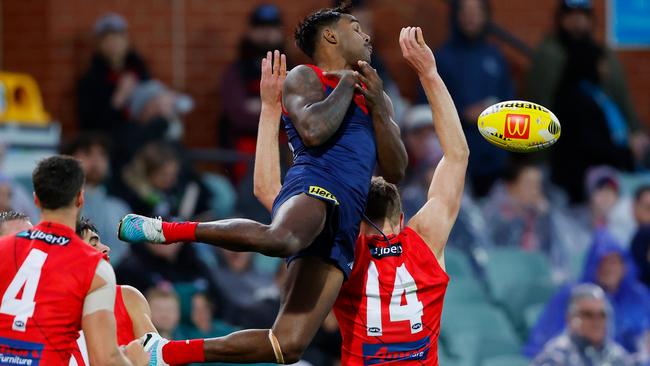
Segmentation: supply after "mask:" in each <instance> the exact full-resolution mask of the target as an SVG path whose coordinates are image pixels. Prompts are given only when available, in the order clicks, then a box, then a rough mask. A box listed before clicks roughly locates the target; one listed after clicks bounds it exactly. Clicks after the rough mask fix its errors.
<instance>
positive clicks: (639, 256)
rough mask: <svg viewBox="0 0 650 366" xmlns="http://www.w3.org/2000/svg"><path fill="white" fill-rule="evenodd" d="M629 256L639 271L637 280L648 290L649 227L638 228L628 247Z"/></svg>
mask: <svg viewBox="0 0 650 366" xmlns="http://www.w3.org/2000/svg"><path fill="white" fill-rule="evenodd" d="M630 255H631V256H632V258H633V259H634V263H635V264H636V266H637V268H638V269H639V280H640V281H641V282H643V283H644V284H645V285H646V287H647V288H648V289H650V225H644V226H641V227H639V230H637V232H636V234H635V235H634V238H633V239H632V244H631V245H630Z"/></svg>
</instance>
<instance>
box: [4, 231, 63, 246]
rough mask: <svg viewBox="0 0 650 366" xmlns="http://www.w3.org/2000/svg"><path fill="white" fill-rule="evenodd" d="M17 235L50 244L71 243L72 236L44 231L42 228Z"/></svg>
mask: <svg viewBox="0 0 650 366" xmlns="http://www.w3.org/2000/svg"><path fill="white" fill-rule="evenodd" d="M16 236H17V237H19V238H25V239H29V240H40V241H44V242H46V243H47V244H50V245H68V243H70V238H68V237H66V236H60V235H54V234H50V233H44V232H42V231H40V230H30V231H22V232H20V233H18V234H16Z"/></svg>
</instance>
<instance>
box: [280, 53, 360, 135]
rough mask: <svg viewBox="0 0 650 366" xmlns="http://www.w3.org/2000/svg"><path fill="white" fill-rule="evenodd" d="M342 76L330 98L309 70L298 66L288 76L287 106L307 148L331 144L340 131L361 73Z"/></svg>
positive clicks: (285, 87) (285, 97)
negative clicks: (332, 138)
mask: <svg viewBox="0 0 650 366" xmlns="http://www.w3.org/2000/svg"><path fill="white" fill-rule="evenodd" d="M339 76H340V79H339V83H338V85H337V86H336V88H334V91H333V92H332V93H331V94H330V95H328V96H327V97H326V96H325V92H324V91H323V87H322V84H321V83H320V80H319V79H318V76H317V75H316V73H314V71H313V70H312V69H310V68H309V67H308V66H305V65H300V66H297V67H295V68H294V69H293V70H291V72H289V74H288V75H287V79H286V81H285V83H284V92H283V94H282V98H283V103H284V106H285V108H286V110H287V112H288V113H289V117H291V120H292V121H293V123H294V125H295V127H296V129H297V130H298V134H300V138H301V139H302V141H303V143H304V144H305V146H307V147H316V146H320V145H322V144H324V143H325V142H327V140H329V139H330V137H332V136H333V135H334V134H335V133H336V131H337V130H338V129H339V127H340V126H341V122H343V117H345V114H346V113H347V111H348V107H349V106H350V102H351V101H352V96H353V95H354V90H355V84H356V83H357V80H358V77H357V76H358V73H357V72H356V71H352V70H344V71H341V72H340V74H339Z"/></svg>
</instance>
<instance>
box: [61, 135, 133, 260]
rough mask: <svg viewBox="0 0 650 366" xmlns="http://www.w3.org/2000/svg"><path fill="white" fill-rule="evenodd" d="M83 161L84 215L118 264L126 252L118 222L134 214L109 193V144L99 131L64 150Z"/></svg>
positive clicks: (122, 202) (81, 138)
mask: <svg viewBox="0 0 650 366" xmlns="http://www.w3.org/2000/svg"><path fill="white" fill-rule="evenodd" d="M61 153H62V154H65V155H70V156H73V157H74V158H76V159H77V160H79V161H80V162H81V167H82V168H83V169H84V173H85V174H86V183H85V185H84V198H85V203H84V207H83V210H82V211H81V213H82V215H84V216H85V217H87V218H89V219H90V220H91V221H92V222H93V223H94V224H95V225H96V227H97V229H98V230H99V232H98V234H99V235H101V237H102V240H103V241H104V243H105V244H106V245H108V247H109V248H111V262H112V263H113V265H115V264H117V263H119V261H120V260H121V258H122V256H123V255H124V254H125V252H126V250H127V248H128V247H127V246H126V245H124V243H122V242H121V241H120V240H119V239H118V238H117V230H116V227H117V223H118V222H119V221H120V219H121V218H122V217H124V215H126V214H128V213H129V212H131V209H130V208H129V206H128V205H127V204H126V203H125V202H124V201H122V200H121V199H119V198H117V197H114V196H112V195H110V194H108V192H107V189H106V186H105V183H106V182H107V180H108V176H109V155H110V154H109V141H108V139H107V138H106V137H105V136H104V135H102V134H99V133H97V132H86V133H82V134H81V135H79V136H78V137H77V138H76V139H74V140H73V141H72V142H71V143H69V144H67V145H66V146H64V147H63V148H62V149H61Z"/></svg>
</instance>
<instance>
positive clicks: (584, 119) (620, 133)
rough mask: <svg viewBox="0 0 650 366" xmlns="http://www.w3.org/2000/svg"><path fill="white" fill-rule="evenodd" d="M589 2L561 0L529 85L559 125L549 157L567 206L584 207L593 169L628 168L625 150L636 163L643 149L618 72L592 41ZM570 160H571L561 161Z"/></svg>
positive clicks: (616, 65)
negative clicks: (587, 174)
mask: <svg viewBox="0 0 650 366" xmlns="http://www.w3.org/2000/svg"><path fill="white" fill-rule="evenodd" d="M592 23H593V9H592V4H591V0H562V1H560V6H559V8H558V12H557V21H556V24H557V28H556V32H555V34H554V35H552V36H550V37H548V38H547V39H546V40H545V41H543V42H542V44H541V45H540V48H539V50H538V51H537V54H536V55H535V57H533V60H534V62H533V66H532V67H531V71H530V77H529V80H528V88H529V95H530V97H531V98H532V100H533V101H536V102H539V103H541V104H543V105H546V106H547V107H549V108H551V109H552V110H553V111H554V112H555V114H556V115H557V117H558V118H559V120H560V121H562V139H561V140H560V141H558V143H557V144H556V146H554V147H553V149H552V151H551V167H552V176H551V178H552V180H553V181H554V182H555V183H557V184H558V185H560V186H561V187H563V188H565V189H566V190H567V191H568V193H569V198H570V200H571V202H572V203H578V202H584V201H585V199H586V198H587V197H586V195H585V191H584V185H583V182H584V177H585V172H586V171H587V169H588V168H589V167H591V166H594V165H603V164H606V165H611V166H613V167H615V168H617V169H620V170H630V169H632V168H633V164H634V161H633V156H632V152H631V150H630V144H632V145H633V146H635V151H637V153H638V155H639V157H640V155H641V154H642V151H641V150H642V148H641V147H640V146H641V145H647V143H644V142H643V141H645V140H647V138H645V137H644V135H643V133H640V132H639V133H636V134H635V135H633V136H630V131H635V130H638V122H637V118H636V115H635V113H634V110H633V108H632V104H631V102H630V97H629V95H628V92H627V88H626V86H625V83H624V78H623V73H622V69H621V66H620V65H619V63H618V61H616V58H615V56H614V54H613V53H611V52H609V51H607V50H606V49H605V48H604V46H602V45H601V44H599V43H598V42H597V41H596V40H595V39H594V37H593V31H594V30H593V24H592ZM567 156H571V157H572V158H571V159H566V157H567Z"/></svg>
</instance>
